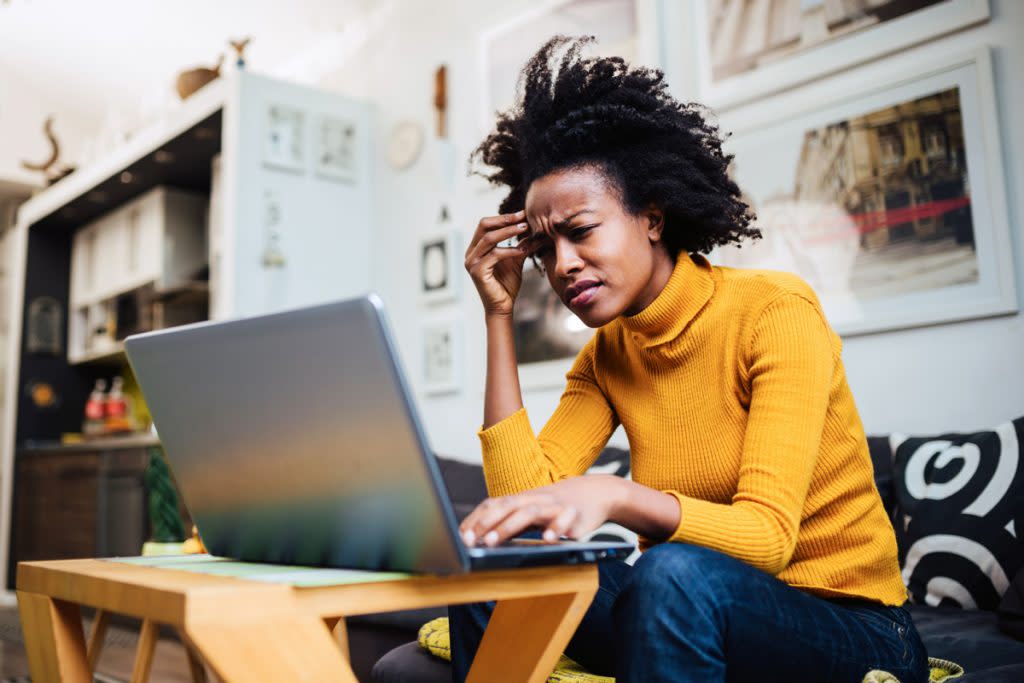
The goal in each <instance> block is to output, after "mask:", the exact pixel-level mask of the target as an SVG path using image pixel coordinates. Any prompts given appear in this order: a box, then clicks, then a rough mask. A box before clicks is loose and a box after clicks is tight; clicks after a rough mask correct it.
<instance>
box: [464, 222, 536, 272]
mask: <svg viewBox="0 0 1024 683" xmlns="http://www.w3.org/2000/svg"><path fill="white" fill-rule="evenodd" d="M526 230H527V225H526V223H516V224H515V225H509V226H505V227H502V228H496V229H494V230H492V231H490V232H488V233H487V234H486V235H484V236H483V237H481V238H480V239H479V240H477V242H476V244H475V245H474V246H472V247H471V248H470V249H469V250H467V252H466V269H467V270H470V269H471V268H472V267H473V266H475V265H477V264H478V263H480V261H481V260H482V259H483V257H484V256H486V255H487V254H488V253H489V252H491V251H492V250H494V249H504V248H505V247H498V246H497V245H498V244H499V243H500V242H503V241H505V240H507V239H510V238H512V237H515V236H517V235H522V234H523V233H525V232H526ZM507 248H508V249H511V250H513V251H519V250H518V249H516V248H515V247H507Z"/></svg>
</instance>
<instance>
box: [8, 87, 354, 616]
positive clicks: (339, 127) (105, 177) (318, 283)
mask: <svg viewBox="0 0 1024 683" xmlns="http://www.w3.org/2000/svg"><path fill="white" fill-rule="evenodd" d="M373 118H374V117H373V112H372V109H371V107H370V106H369V105H368V104H366V103H363V102H359V101H354V100H352V99H350V98H347V97H344V96H341V95H338V94H334V93H328V92H323V91H317V90H314V89H310V88H307V87H303V86H299V85H295V84H291V83H285V82H281V81H276V80H273V79H270V78H266V77H263V76H259V75H255V74H251V73H248V72H244V71H242V72H237V73H233V74H230V75H228V76H226V77H224V78H221V79H219V80H217V81H214V82H213V83H211V84H210V85H208V86H206V87H205V88H203V89H202V90H200V91H199V92H197V93H196V94H195V95H193V96H192V97H191V98H189V99H188V100H187V101H185V102H184V103H182V104H181V106H180V107H179V108H177V109H176V110H174V111H172V112H168V113H167V115H166V116H165V117H164V119H163V120H162V121H161V122H160V123H159V124H156V125H154V126H152V127H150V128H147V129H145V130H143V131H140V132H139V133H137V134H136V135H135V136H134V137H133V138H132V139H131V140H130V141H129V142H127V143H126V144H125V145H124V146H123V147H121V148H119V149H117V150H116V151H115V152H113V153H112V154H110V155H109V156H107V157H106V158H104V159H101V160H99V161H97V162H96V163H94V164H92V165H91V166H88V167H85V168H82V169H79V170H78V171H76V172H75V173H73V174H71V175H70V176H68V177H67V178H64V179H63V180H61V181H60V182H58V183H56V184H55V185H53V186H52V187H50V188H47V189H46V190H44V191H42V192H40V193H39V194H37V195H36V196H34V197H33V198H31V199H30V200H29V201H28V202H26V203H25V204H24V205H22V207H21V209H20V211H19V212H18V218H17V221H16V224H15V226H14V228H13V229H12V231H11V232H10V234H9V237H8V244H9V249H10V250H11V252H12V253H13V254H14V255H15V256H14V257H12V259H11V261H10V263H11V269H10V271H11V272H10V273H9V276H10V279H9V283H10V286H9V287H8V297H9V298H8V305H7V306H6V307H5V308H6V310H7V312H8V315H7V326H8V330H9V339H10V340H12V341H11V343H9V344H8V345H7V348H6V349H4V352H5V353H6V354H7V355H6V358H7V368H9V372H8V373H7V376H6V377H5V382H4V386H3V387H2V391H3V397H4V398H5V400H4V401H3V402H2V405H3V416H2V422H0V487H2V488H0V590H2V589H3V587H5V586H6V585H7V583H8V578H9V577H8V564H9V563H8V556H9V550H10V537H11V512H12V483H13V482H12V473H13V462H14V455H15V450H16V447H17V446H18V444H16V439H17V438H20V435H19V429H20V426H21V425H22V424H23V416H22V415H21V411H23V410H26V408H25V407H24V401H23V400H21V397H22V396H23V394H24V391H23V389H24V387H23V386H22V385H23V384H24V382H25V381H26V380H27V378H26V377H22V374H24V370H25V368H26V367H27V366H28V364H29V363H30V359H29V358H28V356H27V354H26V351H25V345H24V340H23V336H24V335H23V330H22V320H23V313H24V311H25V308H26V306H27V304H28V302H29V301H30V300H32V298H33V297H35V296H37V295H38V292H41V291H43V290H46V288H47V287H50V288H51V290H53V288H54V287H56V285H52V284H48V283H47V281H46V280H45V278H42V279H41V278H39V277H37V275H38V273H33V272H29V270H28V268H27V267H26V264H28V263H39V261H38V258H39V257H36V256H33V253H34V252H32V249H37V250H38V247H33V245H38V244H39V243H40V241H41V239H42V237H43V236H46V238H47V239H49V237H50V236H52V237H53V239H52V240H51V241H52V242H53V244H55V245H57V246H56V247H52V246H51V245H50V244H49V242H48V243H47V249H46V250H49V251H53V250H55V249H57V250H59V249H64V248H66V249H67V253H63V254H62V255H60V257H59V258H58V261H59V260H60V259H66V260H65V261H62V262H63V263H65V264H66V266H67V268H68V272H67V273H60V274H59V275H60V277H59V278H56V280H55V282H56V281H59V282H64V280H63V278H64V277H65V276H66V278H67V282H68V283H75V284H69V286H66V287H60V288H59V289H60V291H48V292H47V296H51V297H53V298H55V299H57V300H58V301H60V302H62V303H63V306H64V314H65V320H68V318H69V317H70V318H71V319H70V320H68V326H69V327H70V328H71V330H70V331H71V338H70V339H68V347H67V349H68V350H69V351H70V355H71V361H74V362H75V363H78V362H85V361H96V360H109V359H110V357H111V354H113V355H114V357H115V358H116V356H117V354H118V352H119V348H120V347H119V346H118V344H117V343H116V340H114V342H115V343H114V344H113V346H112V347H109V348H102V349H88V350H87V349H86V348H85V347H84V345H83V344H82V343H81V341H80V340H76V339H75V338H74V335H75V334H76V332H75V324H74V322H73V320H74V315H75V311H76V309H77V310H78V311H79V312H81V311H85V310H87V309H88V307H89V306H90V305H92V304H95V303H97V302H100V301H103V300H109V299H110V297H112V296H115V295H117V294H123V293H124V292H126V291H129V290H131V289H132V288H133V287H138V286H141V285H144V284H146V283H150V282H154V281H155V282H156V285H155V288H156V290H158V291H160V286H159V285H160V284H161V283H162V284H163V285H164V288H163V289H164V291H162V292H161V296H167V297H174V296H192V297H208V306H209V309H208V310H209V316H210V317H212V318H215V319H223V318H231V317H239V316H247V315H254V314H259V313H264V312H269V311H274V310H280V309H284V308H291V307H296V306H302V305H308V304H313V303H319V302H323V301H328V300H332V299H339V298H345V297H351V296H356V295H359V294H362V293H364V292H366V291H368V290H369V289H370V286H371V279H370V278H371V273H370V263H371V241H372V234H373V230H372V216H371V190H370V178H371V171H372V169H371V159H372V158H371V154H370V144H371V140H372V138H373V131H372V130H371V127H372V125H373ZM159 187H166V188H176V190H182V191H186V192H189V193H192V194H193V195H195V194H196V193H198V194H199V195H201V196H202V197H203V205H204V209H205V211H206V213H207V214H208V223H207V225H206V226H205V227H206V232H207V236H206V241H205V244H204V247H203V251H204V254H203V256H204V257H205V259H206V261H207V266H208V269H207V271H208V275H207V277H206V279H205V280H203V279H202V278H200V279H199V280H198V281H196V280H193V279H191V278H181V277H172V278H170V279H168V280H166V281H161V277H162V276H163V274H164V273H165V271H166V268H167V264H166V263H164V262H163V261H159V259H160V256H159V254H160V253H161V247H160V245H152V244H151V245H150V246H149V247H146V248H143V250H142V251H141V252H139V253H138V254H136V255H134V256H133V255H132V254H131V253H128V252H126V253H124V254H122V257H121V258H119V257H118V256H117V254H118V249H119V248H121V247H123V246H125V244H128V243H130V241H131V237H130V236H129V235H128V234H127V233H124V234H121V235H120V237H118V233H117V229H113V228H108V229H107V232H105V233H103V234H104V235H106V237H107V238H108V241H107V242H106V245H107V247H106V249H107V250H106V251H104V241H103V240H102V239H100V238H99V237H98V236H97V239H96V242H95V243H94V245H93V248H94V249H95V250H96V252H95V253H96V254H97V255H99V259H98V260H96V261H94V262H93V264H92V268H93V269H94V270H93V271H92V272H93V274H94V281H93V282H92V283H91V284H92V285H93V290H92V291H90V288H89V286H87V285H86V284H83V281H82V279H81V278H82V277H83V276H84V273H85V272H87V271H85V270H83V266H84V265H86V264H85V263H84V262H80V263H79V264H78V265H77V266H76V265H74V264H73V259H72V256H71V253H70V252H71V251H72V246H71V245H72V244H73V243H74V242H76V241H77V242H78V243H79V244H80V245H84V244H86V242H87V240H88V238H89V237H88V235H89V233H88V232H86V233H84V234H79V232H80V231H81V230H82V229H83V228H87V226H90V227H89V228H88V229H97V228H95V223H96V221H97V219H99V220H100V221H101V222H102V220H104V219H103V217H104V216H106V217H108V218H109V217H111V216H115V217H116V216H121V217H122V218H121V219H119V220H121V222H122V224H123V225H128V224H129V223H128V218H126V217H125V216H130V213H129V214H125V213H124V212H125V211H128V209H126V207H130V206H132V204H131V203H132V201H133V200H135V201H137V202H138V201H143V199H137V198H142V197H144V196H147V195H146V193H147V192H157V193H159V192H161V191H158V190H156V189H155V188H159ZM115 222H116V221H115ZM122 229H123V230H127V229H130V228H122ZM166 229H170V230H173V229H174V228H173V226H171V227H170V228H166ZM143 233H144V234H145V235H148V236H150V237H152V235H157V234H163V235H164V236H166V233H160V232H159V231H156V232H152V233H151V232H146V231H145V230H143V231H141V232H140V233H139V235H137V236H136V237H137V238H139V239H141V238H142V236H143ZM76 235H77V237H76ZM64 245H66V247H65V246H64ZM84 249H85V247H84V246H80V247H79V248H78V249H77V250H75V253H76V255H77V256H76V258H78V259H82V258H84V255H85V251H84ZM122 251H124V250H123V249H122ZM129 251H130V250H129ZM47 257H48V258H49V256H47ZM140 258H141V261H140V260H139V259H140ZM133 259H134V260H133ZM153 259H157V261H154V260H153ZM158 261H159V263H158ZM191 265H193V266H194V265H195V264H191ZM97 266H98V267H99V268H100V270H96V268H97ZM132 268H134V269H135V272H130V271H131V270H132ZM193 270H194V269H193ZM100 273H102V275H101V274H100ZM76 278H78V279H76ZM97 282H98V284H97ZM96 287H98V289H97V288H96ZM168 287H169V288H170V291H166V290H167V288H168ZM72 292H73V294H72ZM83 293H84V298H83ZM174 322H175V321H174V320H173V319H167V320H164V321H163V325H162V326H166V325H171V324H174ZM67 355H68V351H66V352H65V354H64V356H65V357H64V359H63V361H59V360H57V359H48V360H47V363H46V364H43V365H41V366H40V367H43V369H44V370H45V371H49V370H48V368H51V367H53V368H55V369H54V370H52V372H54V373H56V375H58V377H57V379H55V380H53V381H55V382H57V383H58V384H59V382H60V378H59V376H64V377H67V376H70V377H75V373H76V372H85V369H83V370H79V369H78V368H79V367H83V366H79V365H77V364H71V363H70V362H69V361H68V359H67ZM35 371H36V370H35V369H33V372H35ZM40 372H42V371H40ZM44 374H45V373H44ZM34 379H36V380H39V379H40V378H39V377H35V378H34ZM41 379H42V380H43V381H47V378H46V377H42V378H41ZM58 388H59V387H58ZM78 398H80V399H81V400H84V396H82V397H67V399H68V400H72V399H74V400H78ZM29 417H31V416H29ZM65 419H66V416H65ZM25 420H28V422H31V420H29V418H28V417H26V418H25ZM28 422H25V423H26V424H27V423H28ZM32 424H34V425H38V424H39V421H38V419H36V422H34V423H32ZM56 431H58V432H59V431H74V430H72V429H70V428H69V427H68V425H64V426H63V427H60V428H58V429H56ZM58 436H59V434H58ZM6 597H7V598H10V595H9V594H7V596H6Z"/></svg>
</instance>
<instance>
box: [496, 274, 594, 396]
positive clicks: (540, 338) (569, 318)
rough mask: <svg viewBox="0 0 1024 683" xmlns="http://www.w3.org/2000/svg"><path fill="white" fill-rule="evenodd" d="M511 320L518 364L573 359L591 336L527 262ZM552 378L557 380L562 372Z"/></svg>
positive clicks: (542, 277) (546, 281)
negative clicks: (556, 377)
mask: <svg viewBox="0 0 1024 683" xmlns="http://www.w3.org/2000/svg"><path fill="white" fill-rule="evenodd" d="M512 319H513V321H514V328H513V329H514V331H513V334H514V337H515V345H516V356H517V357H518V359H519V363H520V364H530V363H543V362H546V361H553V360H560V359H565V358H574V357H575V356H576V354H577V353H579V350H580V349H582V348H583V345H584V344H586V343H587V341H588V340H589V339H590V337H592V336H593V334H594V330H592V329H590V328H589V327H587V326H586V325H584V324H583V321H582V320H580V319H579V318H578V317H576V315H575V314H574V313H573V312H572V311H570V310H569V309H568V308H566V306H565V304H563V303H562V301H561V299H559V298H558V294H556V293H555V291H554V290H553V289H552V288H551V285H550V284H548V280H547V278H546V277H545V276H544V274H543V273H542V272H541V271H540V270H539V269H538V268H536V267H534V266H533V264H532V263H531V262H529V261H527V263H526V267H525V268H524V269H523V284H522V287H520V289H519V296H518V297H516V303H515V309H514V310H513V314H512ZM555 374H556V375H559V376H558V379H559V380H560V379H562V377H561V375H564V372H563V373H558V372H557V371H556V372H555Z"/></svg>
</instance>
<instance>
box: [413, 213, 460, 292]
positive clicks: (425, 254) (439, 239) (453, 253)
mask: <svg viewBox="0 0 1024 683" xmlns="http://www.w3.org/2000/svg"><path fill="white" fill-rule="evenodd" d="M459 246H460V240H459V233H458V232H456V231H454V230H450V231H448V232H444V233H436V234H433V235H430V236H427V237H424V238H423V240H422V241H421V242H420V294H421V296H422V299H423V301H424V303H428V304H433V303H440V302H445V301H453V300H455V299H456V298H457V297H458V294H459V282H460V280H461V275H462V272H463V271H462V253H461V252H460V250H459Z"/></svg>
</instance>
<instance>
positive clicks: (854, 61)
mask: <svg viewBox="0 0 1024 683" xmlns="http://www.w3.org/2000/svg"><path fill="white" fill-rule="evenodd" d="M715 1H716V0H695V1H694V2H693V3H692V12H693V26H694V30H693V35H694V37H695V44H696V61H697V72H698V79H697V80H698V83H697V86H698V97H699V100H700V101H701V102H702V103H703V104H705V105H708V106H710V107H712V108H714V109H716V110H718V111H719V112H722V111H725V110H727V109H731V108H733V107H736V106H738V105H741V104H744V103H748V102H751V101H753V100H756V99H759V98H762V97H765V96H767V95H772V94H774V93H778V92H781V91H784V90H788V89H790V88H793V87H796V86H798V85H802V84H804V83H809V82H811V81H815V80H818V79H821V78H823V77H825V76H828V75H829V74H833V73H837V72H839V71H842V70H844V69H849V68H851V67H854V66H857V65H859V64H864V63H866V62H869V61H871V60H874V59H878V58H879V57H883V56H885V55H890V54H894V53H896V52H899V51H902V50H906V49H907V48H910V47H913V46H915V45H918V44H921V43H924V42H926V41H928V40H932V39H934V38H937V37H939V36H943V35H946V34H949V33H952V32H954V31H958V30H961V29H964V28H966V27H968V26H973V25H975V24H978V23H981V22H984V21H987V20H988V19H989V16H990V9H989V0H939V1H938V2H936V4H934V5H930V6H928V7H923V8H920V9H917V10H914V11H911V12H909V13H907V14H904V15H902V16H898V17H895V18H892V19H889V20H886V21H881V22H879V23H876V24H874V25H870V26H865V27H863V28H859V29H857V30H851V31H849V32H846V33H843V34H842V35H839V36H838V37H829V38H827V39H824V40H820V41H819V42H815V43H814V44H812V45H809V46H807V47H802V48H796V51H794V52H792V53H790V54H787V55H785V56H781V57H779V56H777V53H776V56H775V57H774V58H773V57H771V56H767V57H766V59H767V60H770V61H766V62H763V63H759V64H758V65H757V66H756V67H754V68H751V69H749V70H745V71H742V72H741V73H736V74H734V75H729V76H726V77H723V78H718V79H716V78H714V75H713V71H714V67H713V58H712V48H713V46H712V39H711V37H710V35H709V33H710V31H709V23H708V18H709V9H710V7H711V6H712V5H711V3H712V2H715ZM721 1H722V2H730V1H732V0H721ZM776 7H779V6H778V5H777V6H776ZM749 23H751V22H748V24H749ZM767 24H768V21H767V20H762V21H761V22H757V23H756V25H758V26H766V25H767ZM801 40H802V39H801Z"/></svg>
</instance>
